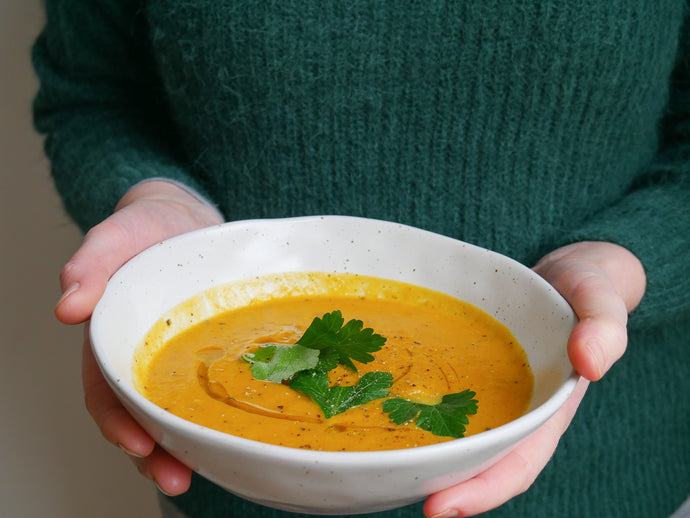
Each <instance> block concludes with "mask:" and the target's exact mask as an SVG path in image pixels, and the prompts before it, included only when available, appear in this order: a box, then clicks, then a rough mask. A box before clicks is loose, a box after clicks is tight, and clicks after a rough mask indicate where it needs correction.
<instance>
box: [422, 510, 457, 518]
mask: <svg viewBox="0 0 690 518" xmlns="http://www.w3.org/2000/svg"><path fill="white" fill-rule="evenodd" d="M457 516H460V513H459V512H458V510H457V509H445V510H443V511H441V512H440V513H438V514H434V515H433V516H430V517H429V518H456V517H457Z"/></svg>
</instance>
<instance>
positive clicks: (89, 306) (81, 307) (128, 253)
mask: <svg viewBox="0 0 690 518" xmlns="http://www.w3.org/2000/svg"><path fill="white" fill-rule="evenodd" d="M117 219H118V218H117V215H113V216H111V217H110V218H108V219H106V220H105V221H103V222H102V223H100V224H99V225H97V226H95V227H93V228H92V229H91V230H90V231H89V232H88V233H87V234H86V236H85V237H84V241H83V243H82V245H81V247H80V248H79V250H77V252H76V253H75V254H74V255H73V256H72V258H71V259H70V260H69V261H68V262H67V264H66V265H65V266H64V268H63V269H62V271H61V272H60V285H61V287H62V296H61V297H60V300H59V301H58V303H57V306H56V307H55V316H56V317H57V318H58V320H59V321H60V322H63V323H65V324H78V323H81V322H84V321H86V320H88V319H89V318H90V317H91V312H92V311H93V308H94V307H95V306H96V303H97V302H98V300H99V299H100V298H101V296H102V295H103V292H104V291H105V287H106V284H107V283H108V280H109V279H110V277H111V276H112V275H113V273H115V272H116V271H117V270H118V269H119V268H120V267H121V266H122V265H123V264H124V263H125V262H127V261H128V260H129V259H130V258H132V257H133V256H134V255H136V254H137V253H138V252H139V251H141V250H140V249H139V248H140V247H137V246H136V240H134V239H131V237H129V235H128V234H129V233H128V231H127V228H126V227H123V226H122V225H120V224H118V222H117Z"/></svg>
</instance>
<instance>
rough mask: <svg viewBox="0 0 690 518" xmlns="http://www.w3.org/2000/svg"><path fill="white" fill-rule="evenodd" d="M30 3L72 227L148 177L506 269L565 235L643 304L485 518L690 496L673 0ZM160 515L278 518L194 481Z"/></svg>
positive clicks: (38, 111)
mask: <svg viewBox="0 0 690 518" xmlns="http://www.w3.org/2000/svg"><path fill="white" fill-rule="evenodd" d="M46 8H47V24H46V28H45V30H44V32H43V33H42V34H41V36H40V37H39V39H38V41H37V43H36V46H35V48H34V63H35V68H36V71H37V73H38V75H39V78H40V81H41V88H40V91H39V93H38V95H37V98H36V102H35V120H36V124H37V128H38V129H39V130H40V131H41V132H44V133H46V135H47V140H46V149H47V153H48V155H49V156H50V158H51V162H52V171H53V176H54V179H55V183H56V186H57V188H58V190H59V192H60V193H61V195H62V197H63V199H64V204H65V207H66V209H67V211H68V212H69V214H70V215H71V216H72V217H73V218H74V220H75V221H76V222H77V223H78V224H79V225H80V226H81V228H83V229H84V230H86V229H88V228H89V227H91V226H92V225H94V224H95V223H97V222H99V221H100V220H102V219H103V218H105V217H107V216H108V215H109V214H110V213H111V212H112V210H113V207H114V206H115V204H116V202H117V200H118V199H119V198H120V196H122V194H123V193H124V192H125V191H126V190H127V189H129V188H130V187H131V186H132V185H134V184H136V183H137V182H139V181H141V180H145V179H148V178H153V177H164V178H170V179H173V180H176V181H180V182H183V183H185V184H186V185H188V186H190V187H192V188H195V189H197V190H198V191H199V192H201V193H203V194H205V195H206V196H207V197H208V198H209V199H210V200H212V201H213V202H214V203H216V204H217V206H218V207H219V208H220V210H221V211H222V212H223V213H224V215H225V217H226V218H227V219H229V220H234V219H244V218H258V217H282V216H295V215H306V214H349V215H357V216H366V217H373V218H380V219H386V220H393V221H398V222H402V223H406V224H411V225H415V226H419V227H422V228H426V229H429V230H433V231H436V232H440V233H443V234H446V235H449V236H453V237H457V238H460V239H463V240H466V241H470V242H473V243H475V244H478V245H481V246H485V247H488V248H491V249H494V250H497V251H499V252H502V253H505V254H508V255H510V256H512V257H515V258H516V259H518V260H520V261H522V262H524V263H525V264H533V263H534V262H535V261H536V260H537V259H538V258H539V257H541V256H542V255H543V254H544V253H546V252H548V251H550V250H552V249H554V248H556V247H558V246H561V245H563V244H566V243H570V242H574V241H578V240H585V239H588V240H591V239H595V240H608V241H613V242H616V243H619V244H622V245H623V246H626V247H627V248H629V249H630V250H632V251H633V252H634V253H635V254H636V255H637V256H638V257H639V258H640V259H641V260H642V262H643V264H644V266H645V268H646V271H647V275H648V293H647V295H646V296H645V298H644V300H643V302H642V304H641V306H640V307H639V308H638V309H637V310H636V311H635V312H634V313H633V315H632V316H631V319H630V343H629V351H628V353H627V354H626V356H625V357H624V359H623V360H622V361H621V362H619V364H617V365H616V366H615V367H614V368H613V369H612V371H611V372H610V373H609V374H608V375H607V376H606V378H605V379H604V380H603V381H601V382H599V383H597V384H595V385H594V386H592V388H591V389H590V391H589V393H588V395H587V397H586V399H585V402H584V403H583V405H582V407H581V410H580V412H579V413H578V415H577V416H576V418H575V420H574V422H573V425H572V426H571V428H570V429H569V431H568V432H567V433H566V435H565V436H564V438H563V440H562V442H561V445H560V447H559V449H558V451H557V453H556V455H555V457H554V459H553V460H552V462H551V463H550V464H549V465H548V466H547V468H546V470H545V471H544V472H543V474H542V475H541V476H540V477H539V479H538V480H537V482H536V483H535V484H534V486H533V487H532V489H530V490H529V491H528V492H527V493H526V494H524V495H521V496H520V497H517V498H515V499H513V500H512V501H511V502H509V503H508V504H506V505H505V506H503V507H501V508H500V509H498V510H496V511H494V512H491V513H488V515H487V516H491V517H502V516H511V517H515V516H518V517H533V516H539V517H541V516H544V517H581V516H582V517H598V516H601V517H626V518H629V517H637V516H639V517H656V516H659V517H661V516H668V515H669V514H670V513H671V512H672V510H673V509H675V508H676V507H677V506H678V505H679V504H680V503H681V501H682V500H683V499H684V498H686V497H687V496H688V493H689V492H690V411H689V408H690V404H689V403H688V398H689V396H690V362H689V359H688V358H689V356H690V355H689V354H688V346H687V341H688V338H687V337H688V334H689V333H690V236H689V230H688V229H690V125H689V122H690V52H686V49H685V47H686V46H688V45H690V41H689V40H690V39H689V38H684V37H683V31H684V18H685V9H686V7H685V5H684V2H683V1H680V0H665V1H651V0H650V1H647V2H642V1H636V2H630V1H622V0H587V1H584V2H566V1H556V2H548V1H547V2H545V1H538V0H525V1H523V2H499V1H487V0H465V1H461V0H458V1H441V0H424V1H414V0H401V1H400V2H386V1H383V0H349V1H347V2H344V1H334V0H323V1H319V2H313V1H312V2H309V1H306V0H278V1H270V0H195V1H192V0H155V1H148V2H145V1H143V0H49V1H47V2H46ZM687 50H690V47H689V48H688V49H687ZM430 260H433V258H430ZM175 502H176V503H177V504H178V505H179V506H180V507H181V508H182V509H184V510H185V511H186V512H187V513H189V515H190V516H194V517H196V516H201V517H216V516H219V517H220V516H224V517H225V516H279V515H282V513H275V512H273V511H271V510H267V509H263V508H258V507H254V506H253V505H251V504H248V503H245V502H242V501H240V500H239V499H236V498H234V497H232V496H230V495H228V494H227V493H225V492H223V491H220V490H218V489H217V488H215V487H214V486H212V485H211V484H209V483H208V482H206V481H204V480H202V479H200V478H199V477H197V478H195V480H194V484H193V488H192V490H191V491H190V492H189V493H188V494H187V495H185V496H183V497H181V498H178V499H175ZM380 516H400V517H404V516H421V511H420V508H419V507H418V506H417V507H414V506H413V507H410V508H406V509H403V510H399V511H395V512H391V513H384V514H381V515H380Z"/></svg>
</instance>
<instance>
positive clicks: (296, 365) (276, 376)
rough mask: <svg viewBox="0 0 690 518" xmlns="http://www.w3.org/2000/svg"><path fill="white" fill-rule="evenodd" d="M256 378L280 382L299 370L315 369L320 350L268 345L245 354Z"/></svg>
mask: <svg viewBox="0 0 690 518" xmlns="http://www.w3.org/2000/svg"><path fill="white" fill-rule="evenodd" d="M242 358H243V359H244V360H245V361H246V362H249V363H251V364H252V366H251V367H250V368H251V370H252V374H254V377H255V378H256V379H260V380H267V381H270V382H272V383H280V382H282V381H283V380H286V379H290V378H291V377H292V376H294V375H295V374H296V373H298V372H299V371H303V370H307V369H313V368H314V367H316V365H317V364H318V362H319V351H317V350H315V349H308V348H307V347H303V346H301V345H266V346H264V347H259V348H258V349H257V350H256V351H254V352H252V353H248V354H243V355H242Z"/></svg>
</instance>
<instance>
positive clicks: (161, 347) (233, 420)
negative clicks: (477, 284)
mask: <svg viewBox="0 0 690 518" xmlns="http://www.w3.org/2000/svg"><path fill="white" fill-rule="evenodd" d="M237 290H239V291H237ZM228 301H234V302H232V303H231V304H230V305H231V306H233V307H231V308H230V309H227V310H224V311H220V310H219V308H220V307H222V306H227V305H228ZM334 310H340V311H341V312H342V315H343V317H344V319H345V321H348V320H350V319H358V320H362V321H363V322H364V327H370V328H372V329H373V330H374V332H376V333H378V334H380V335H382V336H384V337H386V339H387V340H386V343H385V345H383V347H382V348H381V350H379V351H378V352H375V353H374V357H375V359H374V361H372V362H369V363H366V364H360V363H357V369H358V372H354V371H352V370H350V369H347V368H346V367H343V366H340V367H338V368H337V369H336V370H334V371H331V372H329V383H330V384H331V385H332V384H338V385H348V384H354V383H356V382H357V381H358V379H359V377H360V376H362V375H364V374H365V373H367V372H370V371H385V372H389V373H391V374H392V375H393V384H392V386H391V388H390V391H389V397H402V398H405V399H410V400H413V401H415V402H419V403H424V404H430V405H433V404H436V403H438V402H439V401H440V400H441V398H442V397H443V396H444V395H446V394H452V393H457V392H462V391H463V390H465V389H470V390H472V391H474V392H476V396H475V399H476V400H477V401H478V411H477V413H476V415H471V416H469V425H468V426H467V430H466V433H465V435H471V434H476V433H479V432H482V431H484V430H487V429H490V428H494V427H497V426H500V425H502V424H505V423H507V422H508V421H511V420H513V419H515V418H517V417H519V416H521V415H522V414H524V412H525V411H526V409H527V407H528V405H529V402H530V399H531V395H532V389H533V376H532V373H531V370H530V368H529V365H528V363H527V357H526V355H525V353H524V351H523V349H522V348H521V347H520V345H519V344H518V343H517V341H516V339H515V338H514V337H513V335H512V334H511V333H510V331H509V330H508V329H507V328H506V327H505V326H503V325H502V324H501V323H499V322H498V321H496V320H495V319H494V318H493V317H491V316H490V315H488V314H487V313H485V312H484V311H482V310H480V309H478V308H476V307H475V306H473V305H470V304H467V303H465V302H462V301H460V300H458V299H456V298H454V297H450V296H448V295H445V294H442V293H439V292H435V291H431V290H428V289H425V288H419V287H416V286H411V285H409V284H403V283H398V282H393V281H387V280H382V279H375V278H371V277H364V276H359V275H353V274H338V275H333V274H319V273H308V274H307V273H301V274H289V275H287V276H285V275H281V276H277V277H266V278H259V279H255V280H254V281H252V282H251V283H248V287H247V283H245V286H244V287H240V286H239V285H234V286H228V287H220V288H217V289H215V291H213V292H212V293H211V292H209V293H205V294H203V295H202V296H201V297H198V298H196V299H195V300H190V301H188V302H186V303H183V304H181V305H180V306H179V307H177V308H175V309H174V310H173V311H171V313H170V314H169V315H166V316H164V317H163V319H162V320H161V321H160V322H159V323H157V324H156V326H154V328H153V329H152V330H151V332H150V333H149V335H148V336H147V338H146V339H145V341H144V343H143V344H142V346H141V347H140V349H139V351H138V352H137V355H136V357H135V365H134V377H135V383H136V385H137V388H138V390H139V391H140V392H141V393H142V394H143V395H144V396H146V397H147V398H148V399H150V400H151V401H153V402H154V403H156V404H157V405H159V406H160V407H162V408H164V409H166V410H167V411H169V412H171V413H173V414H175V415H177V416H179V417H182V418H184V419H187V420H190V421H193V422H195V423H198V424H201V425H204V426H206V427H209V428H213V429H216V430H219V431H222V432H226V433H230V434H234V435H238V436H241V437H245V438H249V439H254V440H258V441H263V442H267V443H271V444H277V445H283V446H289V447H294V448H305V449H315V450H330V451H341V450H344V451H370V450H390V449H400V448H409V447H414V446H422V445H428V444H435V443H439V442H443V441H447V440H450V439H451V438H450V437H442V436H437V435H434V434H432V433H431V432H428V431H425V430H422V429H421V428H419V427H417V426H416V425H415V424H414V423H411V422H408V423H405V424H402V425H396V424H395V423H393V421H391V419H390V418H389V416H388V414H385V413H384V412H383V411H382V400H374V401H371V402H369V403H365V404H364V405H361V406H358V407H354V408H351V409H349V410H347V411H345V412H343V413H341V414H338V415H335V416H333V417H331V418H328V419H326V418H324V417H323V413H322V412H321V409H320V408H319V406H318V405H317V404H316V403H315V402H314V401H313V400H312V399H311V398H309V397H308V396H306V395H304V394H302V393H300V392H298V391H296V390H293V389H291V388H290V387H289V386H287V385H285V384H281V383H272V382H269V381H263V380H258V379H256V378H255V377H254V376H253V375H252V372H251V370H250V364H248V363H247V362H246V361H245V360H244V359H243V358H242V355H243V354H245V353H251V352H252V351H255V350H256V349H257V348H258V347H260V346H262V345H266V344H294V343H295V342H296V341H297V340H298V339H299V338H300V336H301V335H302V334H303V332H304V330H305V329H306V328H307V327H308V326H309V324H310V323H311V322H312V320H313V319H314V318H315V317H321V316H323V315H324V314H325V313H328V312H331V311H334ZM216 313H217V314H216ZM180 328H182V329H180Z"/></svg>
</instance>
